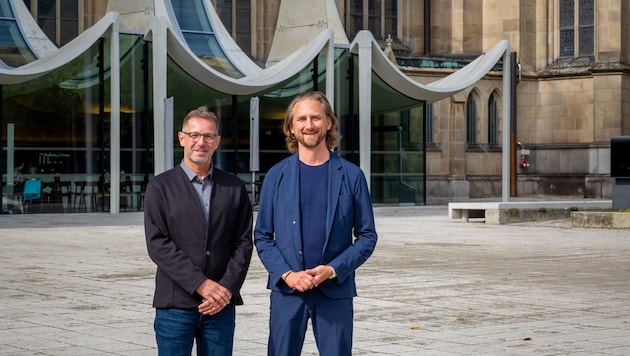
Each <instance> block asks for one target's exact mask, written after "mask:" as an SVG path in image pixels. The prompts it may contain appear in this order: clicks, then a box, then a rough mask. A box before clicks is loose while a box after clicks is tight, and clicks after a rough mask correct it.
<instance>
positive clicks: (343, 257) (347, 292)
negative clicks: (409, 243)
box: [254, 152, 377, 298]
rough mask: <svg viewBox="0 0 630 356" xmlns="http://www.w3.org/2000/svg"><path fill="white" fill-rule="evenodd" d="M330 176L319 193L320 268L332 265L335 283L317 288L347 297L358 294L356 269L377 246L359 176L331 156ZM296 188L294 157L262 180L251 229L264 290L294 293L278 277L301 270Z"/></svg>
mask: <svg viewBox="0 0 630 356" xmlns="http://www.w3.org/2000/svg"><path fill="white" fill-rule="evenodd" d="M328 175H329V176H328V178H329V183H328V192H322V193H323V194H326V195H327V197H328V203H327V212H326V221H325V222H322V223H325V224H326V233H327V235H326V242H325V244H324V250H323V251H322V252H323V253H322V261H321V264H322V265H330V266H332V267H333V268H334V269H335V272H336V273H337V278H335V279H331V280H328V281H325V282H324V283H322V284H321V285H320V286H319V289H320V290H321V291H322V293H324V294H325V295H326V296H328V297H330V298H351V297H354V296H356V293H357V292H356V285H355V281H354V276H355V270H356V269H357V268H358V267H359V266H360V265H362V264H363V263H364V262H365V261H366V260H367V259H368V257H370V255H371V254H372V252H373V251H374V248H375V246H376V240H377V234H376V229H375V228H374V214H373V211H372V201H371V198H370V193H369V191H368V188H367V182H366V180H365V176H364V175H363V172H362V171H361V170H360V169H359V167H357V166H356V165H354V164H352V163H350V162H348V161H346V160H344V159H343V158H341V157H339V156H337V155H336V154H335V153H333V152H331V153H330V167H329V173H328ZM299 189H300V182H299V160H298V155H297V154H293V155H292V156H290V157H288V158H286V159H284V160H283V161H281V162H279V163H278V164H276V165H275V166H274V167H272V168H271V169H270V170H269V172H268V173H267V174H266V175H265V178H264V181H263V185H262V189H261V193H260V202H259V209H258V210H259V212H258V217H257V220H256V227H255V229H254V242H255V245H256V249H257V251H258V255H259V257H260V260H261V261H262V263H263V265H264V266H265V268H266V269H267V271H268V272H269V280H268V284H267V287H268V288H269V289H271V290H275V291H280V292H284V293H293V292H294V291H293V290H292V289H291V288H289V287H288V286H287V285H286V284H285V283H284V281H282V274H283V273H285V272H287V271H288V270H293V271H302V270H304V259H303V257H302V237H301V226H300V201H299V199H300V191H299ZM353 234H354V237H353Z"/></svg>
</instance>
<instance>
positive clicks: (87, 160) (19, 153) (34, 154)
mask: <svg viewBox="0 0 630 356" xmlns="http://www.w3.org/2000/svg"><path fill="white" fill-rule="evenodd" d="M120 45H121V51H120V52H121V88H122V90H121V115H120V118H121V135H120V140H121V141H120V142H121V157H120V167H121V182H125V183H124V184H121V185H122V186H123V189H125V190H127V191H125V192H123V193H125V194H123V195H125V197H126V198H128V199H121V204H122V206H121V208H123V209H127V210H129V209H139V208H140V206H139V195H140V192H141V190H142V188H143V186H144V184H146V182H147V181H148V179H149V172H152V171H153V166H152V165H151V157H152V147H153V143H152V140H151V135H150V133H152V132H153V129H152V121H153V120H152V117H151V111H150V108H151V106H150V101H149V97H148V88H149V86H150V85H151V84H150V82H149V80H148V75H147V74H146V73H145V70H146V67H147V65H146V64H147V63H146V62H147V56H146V53H147V50H146V48H145V46H146V45H145V43H144V42H143V41H142V40H141V36H132V35H121V38H120ZM1 88H2V106H1V110H2V112H1V114H2V127H3V128H6V127H7V126H8V124H13V127H14V137H13V142H14V147H12V152H13V154H14V156H13V161H14V162H15V165H16V166H18V165H21V164H23V167H22V168H21V172H19V173H20V176H22V177H24V178H26V179H38V180H41V182H42V195H41V199H40V202H39V203H40V204H39V205H40V208H39V211H41V212H82V211H107V210H109V206H108V203H109V193H110V192H109V178H110V176H109V172H108V169H109V167H110V159H111V157H110V150H109V147H110V146H111V143H110V124H111V122H110V110H109V102H110V78H109V43H108V41H107V40H106V39H100V40H99V41H98V42H97V43H95V44H94V45H93V46H92V47H91V48H90V49H89V50H88V51H86V52H85V53H83V54H82V55H80V56H79V57H77V58H76V59H75V60H73V61H71V62H69V63H67V64H66V65H64V66H63V67H61V68H59V69H57V70H55V71H53V72H51V73H49V74H47V75H44V76H41V77H39V78H37V79H35V80H31V81H28V82H25V83H21V84H14V85H4V86H2V87H1ZM7 131H8V130H4V131H3V136H2V147H3V150H2V155H3V157H2V162H7V161H8V157H7V153H8V152H9V149H8V147H7V145H8V141H9V138H8V137H7V135H8V132H7ZM2 172H3V185H4V184H6V173H7V169H6V167H5V165H4V164H3V167H2ZM19 189H20V185H19V184H18V185H16V187H15V193H16V194H18V197H19V193H20V191H19ZM135 193H138V194H135ZM7 209H9V208H8V207H7ZM35 211H38V210H37V209H35Z"/></svg>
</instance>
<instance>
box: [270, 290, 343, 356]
mask: <svg viewBox="0 0 630 356" xmlns="http://www.w3.org/2000/svg"><path fill="white" fill-rule="evenodd" d="M353 315H354V312H353V306H352V298H345V299H331V298H328V297H326V296H325V295H324V294H322V293H321V292H320V291H319V290H318V289H317V288H316V289H312V290H310V291H307V292H305V293H299V292H296V293H280V292H275V291H272V292H271V315H270V318H269V328H270V332H269V345H268V355H269V356H299V355H300V354H301V352H302V346H303V345H304V338H305V335H306V329H307V325H308V320H309V319H310V320H311V324H312V326H313V335H314V336H315V342H316V343H317V349H318V350H319V354H320V355H326V356H350V355H352V323H353V321H352V320H353Z"/></svg>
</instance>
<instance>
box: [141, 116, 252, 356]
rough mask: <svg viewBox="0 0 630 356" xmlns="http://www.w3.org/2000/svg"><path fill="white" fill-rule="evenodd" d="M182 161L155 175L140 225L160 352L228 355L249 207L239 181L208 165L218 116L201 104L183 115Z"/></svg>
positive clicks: (247, 253)
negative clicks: (152, 273) (152, 274)
mask: <svg viewBox="0 0 630 356" xmlns="http://www.w3.org/2000/svg"><path fill="white" fill-rule="evenodd" d="M178 138H179V143H180V145H181V146H182V147H183V148H184V158H183V159H182V162H181V163H180V164H179V165H177V166H176V167H174V168H172V169H170V170H168V171H166V172H164V173H162V174H160V175H157V176H156V177H155V178H153V179H152V180H151V181H150V182H149V184H148V186H147V190H146V195H145V208H144V225H145V234H146V242H147V250H148V253H149V256H150V257H151V259H152V260H153V262H155V264H156V265H157V273H156V278H155V294H154V298H153V306H154V307H155V308H156V314H155V322H154V329H155V334H156V340H157V345H158V351H159V355H190V354H191V352H192V348H193V343H194V341H195V340H196V342H197V354H198V355H231V354H232V350H233V342H234V327H235V310H234V306H235V305H240V304H243V300H242V298H241V296H240V293H239V291H240V288H241V286H242V285H243V282H244V281H245V275H246V273H247V270H248V268H249V263H250V259H251V255H252V248H253V246H252V208H251V203H250V200H249V195H248V193H247V190H246V189H245V183H244V182H243V181H242V180H241V179H239V178H238V177H236V176H234V175H232V174H230V173H226V172H224V171H222V170H220V169H218V168H216V167H214V165H213V164H212V155H213V153H214V152H215V150H216V149H217V147H218V146H219V143H220V141H221V136H220V135H219V134H218V119H217V117H216V115H215V114H214V113H212V112H210V111H209V110H208V108H207V107H205V106H201V107H199V108H197V109H195V110H192V111H191V112H189V113H188V115H186V117H185V118H184V122H183V124H182V131H181V132H179V133H178Z"/></svg>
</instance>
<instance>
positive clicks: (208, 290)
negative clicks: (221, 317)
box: [197, 279, 232, 315]
mask: <svg viewBox="0 0 630 356" xmlns="http://www.w3.org/2000/svg"><path fill="white" fill-rule="evenodd" d="M197 293H199V295H201V296H202V297H203V301H202V302H201V304H199V306H198V307H197V308H198V309H199V312H200V313H203V314H208V315H214V314H217V313H218V312H220V311H221V310H223V308H225V307H226V306H227V305H228V304H230V300H231V299H232V292H230V290H229V289H227V288H225V287H224V286H222V285H220V284H219V283H217V282H215V281H212V280H210V279H206V280H205V281H204V282H203V283H201V285H200V286H199V287H198V288H197Z"/></svg>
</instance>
